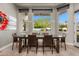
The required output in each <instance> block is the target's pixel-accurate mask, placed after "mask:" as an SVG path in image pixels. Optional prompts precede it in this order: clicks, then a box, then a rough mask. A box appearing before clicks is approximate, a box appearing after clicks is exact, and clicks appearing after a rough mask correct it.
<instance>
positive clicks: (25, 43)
mask: <svg viewBox="0 0 79 59" xmlns="http://www.w3.org/2000/svg"><path fill="white" fill-rule="evenodd" d="M24 43H25V44H24V46H25V47H26V39H25V42H24Z"/></svg>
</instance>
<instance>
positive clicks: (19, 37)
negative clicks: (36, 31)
mask: <svg viewBox="0 0 79 59" xmlns="http://www.w3.org/2000/svg"><path fill="white" fill-rule="evenodd" d="M16 37H17V38H18V39H19V49H18V52H19V53H21V52H22V48H23V46H22V40H23V39H24V40H25V41H24V46H25V47H26V40H27V39H28V36H16ZM43 38H44V37H43V36H37V39H43ZM60 38H62V37H58V36H57V37H52V39H55V41H56V52H57V53H59V52H60V46H59V39H60Z"/></svg>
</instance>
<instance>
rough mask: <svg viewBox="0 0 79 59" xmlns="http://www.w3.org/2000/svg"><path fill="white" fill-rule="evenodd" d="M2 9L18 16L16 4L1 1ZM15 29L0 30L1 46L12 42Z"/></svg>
mask: <svg viewBox="0 0 79 59" xmlns="http://www.w3.org/2000/svg"><path fill="white" fill-rule="evenodd" d="M0 11H2V12H4V13H5V14H7V15H10V16H13V17H15V18H17V17H16V16H17V12H16V7H15V5H14V4H9V3H0ZM15 31H16V30H4V31H0V48H1V47H3V46H5V45H7V44H9V43H11V42H12V33H13V32H15Z"/></svg>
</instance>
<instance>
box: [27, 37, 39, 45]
mask: <svg viewBox="0 0 79 59" xmlns="http://www.w3.org/2000/svg"><path fill="white" fill-rule="evenodd" d="M37 41H38V40H37V38H36V35H28V45H36V44H37Z"/></svg>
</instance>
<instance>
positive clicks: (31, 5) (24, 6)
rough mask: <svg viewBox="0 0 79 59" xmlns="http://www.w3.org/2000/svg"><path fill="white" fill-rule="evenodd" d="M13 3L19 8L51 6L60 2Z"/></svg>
mask: <svg viewBox="0 0 79 59" xmlns="http://www.w3.org/2000/svg"><path fill="white" fill-rule="evenodd" d="M15 5H16V6H17V7H21V8H40V7H42V8H43V7H44V8H45V7H48V8H50V7H51V8H53V7H56V6H59V5H61V3H15Z"/></svg>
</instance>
